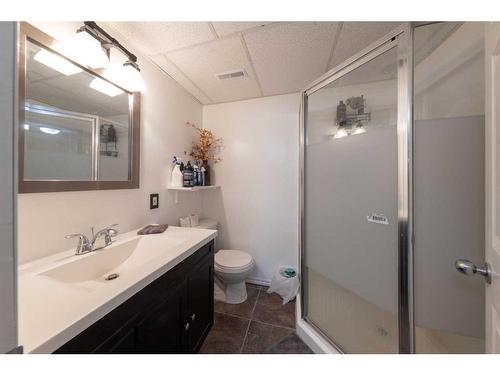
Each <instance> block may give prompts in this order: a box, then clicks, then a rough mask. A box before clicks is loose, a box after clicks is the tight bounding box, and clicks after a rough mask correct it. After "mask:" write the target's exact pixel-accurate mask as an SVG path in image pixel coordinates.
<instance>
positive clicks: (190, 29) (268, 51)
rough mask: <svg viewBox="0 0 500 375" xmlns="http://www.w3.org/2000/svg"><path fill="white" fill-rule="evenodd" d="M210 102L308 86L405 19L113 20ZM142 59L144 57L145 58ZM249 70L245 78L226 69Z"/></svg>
mask: <svg viewBox="0 0 500 375" xmlns="http://www.w3.org/2000/svg"><path fill="white" fill-rule="evenodd" d="M100 24H101V26H103V28H104V29H106V30H107V31H109V32H110V33H111V34H113V32H115V33H118V34H120V35H121V36H123V38H124V39H125V40H123V41H122V42H123V44H124V45H127V43H130V45H131V46H133V47H134V48H135V49H137V50H139V51H140V52H141V53H142V54H144V55H146V56H147V57H149V58H150V59H151V60H152V61H153V62H154V63H155V64H157V65H158V66H159V67H160V68H161V69H162V70H163V71H165V72H166V73H167V74H168V75H170V76H171V77H172V78H173V79H175V80H176V81H177V82H178V83H179V84H180V85H181V86H183V87H184V88H185V89H186V90H187V91H188V92H190V93H191V94H192V95H193V96H194V97H196V98H197V99H198V100H199V101H200V102H201V103H202V104H213V103H221V102H228V101H235V100H242V99H250V98H256V97H261V96H268V95H279V94H286V93H291V92H297V91H299V90H301V89H302V88H303V87H304V86H306V85H307V84H308V83H310V82H312V81H314V80H315V79H316V78H318V77H319V76H320V75H322V74H324V73H325V72H327V71H328V70H330V69H331V68H333V67H334V66H335V65H337V64H339V63H341V62H342V61H344V60H345V59H346V58H348V57H350V56H352V55H353V54H355V53H357V52H358V51H360V50H362V49H363V48H365V47H366V46H368V45H369V44H370V43H372V42H373V41H375V40H377V39H378V38H380V37H382V36H383V35H384V34H386V33H388V32H389V31H390V30H392V29H393V28H395V27H396V26H398V25H399V22H105V23H100ZM139 64H140V61H139ZM237 69H244V70H245V72H246V75H245V76H244V77H240V78H234V79H227V80H219V79H218V78H217V77H216V74H218V73H224V72H228V71H233V70H237Z"/></svg>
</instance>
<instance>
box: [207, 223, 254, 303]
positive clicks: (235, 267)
mask: <svg viewBox="0 0 500 375" xmlns="http://www.w3.org/2000/svg"><path fill="white" fill-rule="evenodd" d="M198 228H204V229H213V230H217V228H218V223H217V221H215V220H212V219H200V221H199V225H198ZM254 266H255V262H254V260H253V258H252V256H251V255H250V254H248V253H246V252H244V251H240V250H219V251H218V252H217V253H216V254H215V265H214V270H215V277H214V280H215V285H214V295H215V299H216V300H219V301H222V302H225V303H229V304H238V303H242V302H245V301H246V299H247V287H246V284H245V280H246V279H247V277H248V275H250V272H252V270H253V268H254Z"/></svg>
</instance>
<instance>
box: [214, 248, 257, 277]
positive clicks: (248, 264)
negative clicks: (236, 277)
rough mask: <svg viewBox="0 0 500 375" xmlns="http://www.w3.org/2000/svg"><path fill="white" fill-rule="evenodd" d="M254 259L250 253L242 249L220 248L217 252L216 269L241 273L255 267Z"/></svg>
mask: <svg viewBox="0 0 500 375" xmlns="http://www.w3.org/2000/svg"><path fill="white" fill-rule="evenodd" d="M253 265H254V261H253V258H252V256H251V255H250V254H248V253H246V252H244V251H240V250H219V251H218V252H217V253H216V254H215V265H214V268H215V270H216V271H220V272H225V273H239V272H244V271H246V270H248V269H251V268H253Z"/></svg>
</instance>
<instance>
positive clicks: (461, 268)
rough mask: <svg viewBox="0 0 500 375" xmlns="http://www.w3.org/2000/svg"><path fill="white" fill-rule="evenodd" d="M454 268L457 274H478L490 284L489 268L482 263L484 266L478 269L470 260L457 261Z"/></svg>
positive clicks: (486, 264)
mask: <svg viewBox="0 0 500 375" xmlns="http://www.w3.org/2000/svg"><path fill="white" fill-rule="evenodd" d="M455 268H456V269H457V271H458V272H460V273H462V274H464V275H467V276H472V275H475V274H479V275H481V276H483V277H484V279H485V281H486V282H487V283H488V284H491V267H490V265H489V264H488V263H484V266H482V267H478V266H476V265H475V264H474V263H472V262H471V261H470V260H467V259H457V260H456V261H455Z"/></svg>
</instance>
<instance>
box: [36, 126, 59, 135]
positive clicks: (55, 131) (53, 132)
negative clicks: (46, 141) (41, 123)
mask: <svg viewBox="0 0 500 375" xmlns="http://www.w3.org/2000/svg"><path fill="white" fill-rule="evenodd" d="M40 131H41V132H44V133H45V134H50V135H56V134H59V133H60V132H61V131H60V130H59V129H54V128H44V127H40Z"/></svg>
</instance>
